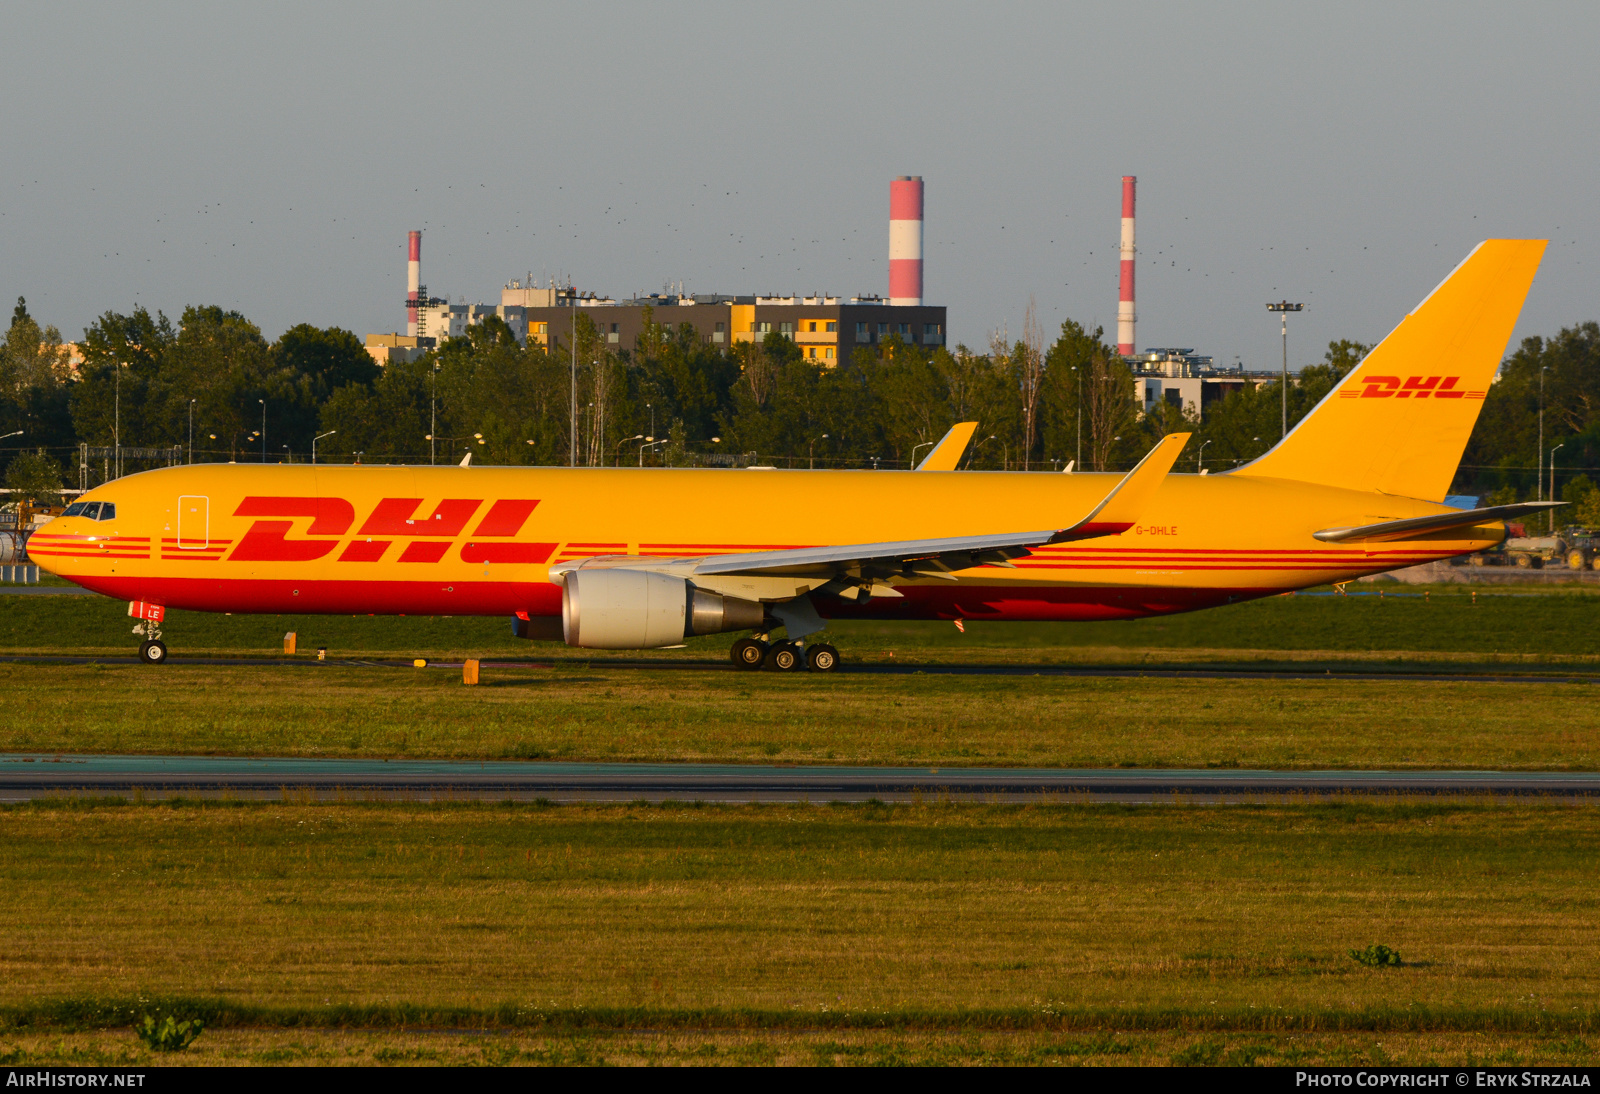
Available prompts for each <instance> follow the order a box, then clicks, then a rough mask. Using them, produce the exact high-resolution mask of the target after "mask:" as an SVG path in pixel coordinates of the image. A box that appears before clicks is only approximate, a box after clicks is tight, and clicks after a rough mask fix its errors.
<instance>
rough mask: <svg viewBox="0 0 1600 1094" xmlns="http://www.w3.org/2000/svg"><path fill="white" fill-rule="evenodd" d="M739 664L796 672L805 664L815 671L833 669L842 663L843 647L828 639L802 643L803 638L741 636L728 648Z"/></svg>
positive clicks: (755, 667) (740, 667) (747, 666)
mask: <svg viewBox="0 0 1600 1094" xmlns="http://www.w3.org/2000/svg"><path fill="white" fill-rule="evenodd" d="M728 658H729V660H731V661H732V662H733V665H734V667H735V668H739V669H751V670H754V669H767V670H768V671H771V672H794V671H795V670H796V669H799V668H801V667H802V666H803V667H805V668H808V669H810V670H811V671H812V672H832V671H833V670H834V669H836V668H838V667H839V651H838V650H836V649H834V648H833V647H832V646H830V645H828V644H827V643H826V642H818V643H816V644H814V645H812V644H806V645H802V644H801V643H799V642H788V641H781V642H772V643H768V642H766V641H765V640H764V638H763V637H761V636H757V635H751V636H750V637H749V638H741V639H739V640H738V641H737V642H735V643H734V644H733V648H732V649H730V650H729V651H728Z"/></svg>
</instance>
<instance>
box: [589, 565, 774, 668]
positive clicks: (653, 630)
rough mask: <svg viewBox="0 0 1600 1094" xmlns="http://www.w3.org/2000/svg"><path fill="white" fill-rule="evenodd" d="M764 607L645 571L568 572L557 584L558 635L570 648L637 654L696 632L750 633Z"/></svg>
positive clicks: (761, 618) (673, 643)
mask: <svg viewBox="0 0 1600 1094" xmlns="http://www.w3.org/2000/svg"><path fill="white" fill-rule="evenodd" d="M765 618H766V609H765V608H763V607H762V605H760V604H758V603H756V602H755V601H752V600H741V599H739V598H738V597H733V596H723V595H722V594H721V593H713V592H709V591H707V590H705V589H700V588H696V587H695V586H694V584H692V583H691V582H689V581H687V580H686V579H684V578H681V577H673V576H671V575H670V574H657V573H651V572H650V571H648V570H625V569H615V570H611V569H606V570H572V571H569V572H568V573H567V574H566V576H565V577H564V578H563V580H562V583H561V634H562V637H563V638H564V639H565V640H566V643H567V645H569V646H584V647H587V648H589V649H596V650H640V649H651V648H654V647H660V646H676V645H677V644H678V643H680V642H682V641H683V640H684V639H685V638H688V637H690V636H691V635H696V634H721V633H722V632H724V631H743V630H754V629H757V628H759V627H761V626H762V624H763V622H764V620H765Z"/></svg>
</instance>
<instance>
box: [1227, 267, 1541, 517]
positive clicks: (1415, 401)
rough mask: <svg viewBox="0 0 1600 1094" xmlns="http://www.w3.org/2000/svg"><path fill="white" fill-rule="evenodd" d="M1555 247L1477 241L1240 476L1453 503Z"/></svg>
mask: <svg viewBox="0 0 1600 1094" xmlns="http://www.w3.org/2000/svg"><path fill="white" fill-rule="evenodd" d="M1545 242H1546V241H1545V240H1542V239H1490V240H1485V241H1484V242H1483V243H1480V244H1478V246H1477V248H1476V249H1474V250H1473V252H1472V253H1471V254H1470V255H1468V256H1467V258H1466V260H1465V261H1464V262H1462V263H1461V265H1459V266H1457V267H1456V268H1455V270H1454V272H1452V273H1451V274H1450V276H1449V277H1447V278H1445V279H1444V281H1443V282H1441V283H1440V285H1439V287H1438V288H1436V289H1434V290H1433V292H1431V293H1429V294H1428V297H1427V299H1425V300H1423V302H1422V303H1420V304H1418V305H1417V306H1416V308H1415V309H1414V310H1413V311H1412V312H1411V314H1410V315H1408V316H1406V317H1405V318H1404V319H1402V320H1401V321H1400V325H1399V326H1398V327H1396V328H1395V329H1394V330H1393V331H1391V332H1390V333H1389V337H1387V338H1385V339H1384V340H1383V341H1382V342H1381V343H1379V344H1378V347H1377V348H1376V349H1374V350H1373V351H1372V352H1371V353H1369V354H1368V355H1367V357H1366V359H1365V360H1364V361H1362V362H1361V364H1360V365H1358V366H1357V367H1356V368H1355V369H1353V370H1352V371H1351V372H1350V374H1349V375H1347V376H1346V377H1345V378H1344V380H1343V381H1342V382H1341V383H1340V384H1339V385H1338V386H1337V387H1335V388H1334V389H1333V390H1332V391H1331V392H1329V393H1328V397H1327V398H1325V399H1324V400H1323V401H1322V402H1321V403H1319V404H1318V405H1317V407H1316V408H1315V409H1314V410H1312V412H1311V413H1310V414H1308V415H1306V417H1305V418H1304V419H1302V420H1301V422H1300V424H1299V425H1297V426H1295V427H1294V428H1293V429H1291V430H1290V431H1289V435H1288V436H1287V437H1285V438H1284V439H1283V440H1282V441H1281V442H1280V443H1279V444H1278V445H1277V447H1275V448H1273V449H1272V450H1271V451H1270V452H1268V453H1267V454H1266V455H1264V456H1262V457H1261V458H1260V459H1258V460H1256V461H1255V462H1254V463H1251V464H1249V465H1247V466H1245V467H1241V468H1239V470H1238V471H1237V472H1235V474H1239V475H1249V476H1262V477H1271V478H1278V479H1296V480H1299V481H1302V482H1314V483H1318V484H1321V485H1324V486H1338V487H1346V488H1349V489H1353V490H1377V491H1381V492H1383V493H1385V494H1398V495H1400V496H1402V497H1408V498H1420V499H1422V500H1425V501H1442V500H1443V499H1444V496H1445V494H1446V492H1447V491H1448V490H1449V488H1450V480H1451V479H1453V478H1454V477H1455V473H1456V466H1457V465H1458V464H1459V463H1460V462H1461V453H1462V452H1463V451H1464V450H1465V449H1466V447H1467V439H1468V438H1469V437H1470V436H1471V434H1472V427H1473V425H1474V424H1475V423H1476V422H1477V420H1478V411H1479V410H1480V409H1481V408H1482V406H1483V398H1484V396H1485V395H1486V394H1487V393H1488V391H1489V384H1490V382H1491V381H1492V380H1493V379H1494V374H1495V370H1497V369H1498V368H1499V367H1500V360H1501V357H1502V355H1503V354H1504V353H1505V348H1506V343H1507V342H1509V341H1510V340H1511V331H1512V328H1513V327H1514V326H1515V325H1516V322H1517V315H1518V314H1519V313H1520V312H1521V311H1522V302H1523V300H1524V299H1526V298H1527V295H1528V289H1529V288H1530V287H1531V286H1532V285H1533V275H1534V274H1535V273H1537V272H1538V269H1539V260H1540V258H1541V257H1542V256H1543V255H1544V248H1545Z"/></svg>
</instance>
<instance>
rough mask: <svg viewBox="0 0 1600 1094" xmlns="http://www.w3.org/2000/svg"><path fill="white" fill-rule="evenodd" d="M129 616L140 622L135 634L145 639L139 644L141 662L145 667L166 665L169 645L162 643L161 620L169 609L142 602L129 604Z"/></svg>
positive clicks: (134, 627)
mask: <svg viewBox="0 0 1600 1094" xmlns="http://www.w3.org/2000/svg"><path fill="white" fill-rule="evenodd" d="M128 614H129V615H131V616H133V617H134V618H135V619H137V620H138V622H137V623H135V624H134V625H133V633H134V634H136V635H138V636H139V637H140V638H142V639H144V641H143V642H142V643H140V644H139V662H140V663H141V664H145V665H164V664H166V661H167V644H166V643H165V642H163V641H161V620H162V619H163V618H165V616H166V614H167V609H166V608H165V607H163V606H162V605H160V604H147V603H145V602H144V601H142V600H135V601H131V602H130V603H129V604H128Z"/></svg>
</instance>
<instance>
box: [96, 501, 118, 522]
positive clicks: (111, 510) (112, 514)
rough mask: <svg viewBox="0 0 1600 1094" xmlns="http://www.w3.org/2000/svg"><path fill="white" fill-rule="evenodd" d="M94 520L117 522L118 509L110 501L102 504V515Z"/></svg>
mask: <svg viewBox="0 0 1600 1094" xmlns="http://www.w3.org/2000/svg"><path fill="white" fill-rule="evenodd" d="M94 519H95V520H116V519H117V507H116V506H115V505H114V504H112V503H111V502H109V501H103V502H101V503H100V515H99V516H98V517H95V518H94Z"/></svg>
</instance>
